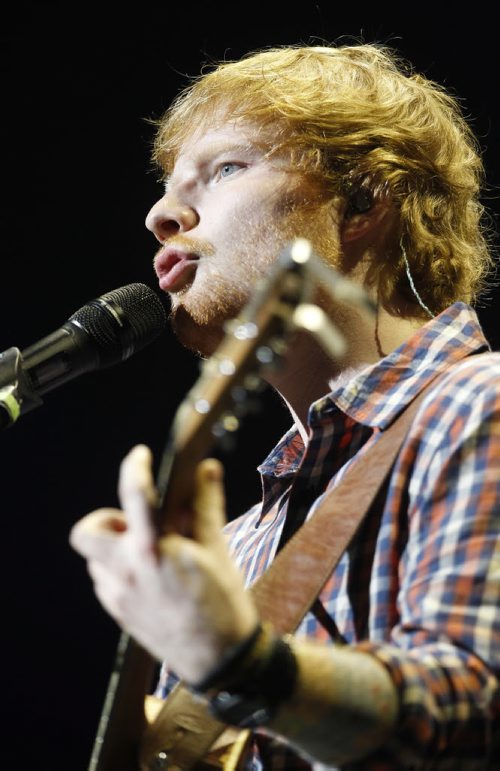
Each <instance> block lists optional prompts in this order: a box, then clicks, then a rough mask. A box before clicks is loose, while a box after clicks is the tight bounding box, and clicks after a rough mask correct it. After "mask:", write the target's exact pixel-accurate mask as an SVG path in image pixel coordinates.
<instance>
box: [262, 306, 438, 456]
mask: <svg viewBox="0 0 500 771" xmlns="http://www.w3.org/2000/svg"><path fill="white" fill-rule="evenodd" d="M329 316H330V318H331V320H332V323H334V325H335V327H336V328H337V330H338V332H339V333H340V334H341V335H342V336H343V338H344V340H345V343H346V352H345V354H344V356H343V357H342V358H341V359H334V358H332V357H331V355H329V354H328V353H327V352H326V351H325V350H324V349H323V348H322V347H321V345H320V344H319V343H318V341H317V340H316V339H315V338H313V336H312V335H311V334H310V333H308V332H304V331H297V332H296V333H294V335H293V338H292V340H291V343H290V345H289V347H288V353H287V354H286V355H285V357H284V362H283V366H282V367H280V368H279V370H278V371H277V372H275V373H273V374H272V375H271V376H269V378H268V381H269V383H270V384H271V385H272V387H273V388H275V389H276V390H277V391H278V392H279V393H280V394H281V396H282V398H283V399H284V400H285V402H286V403H287V405H288V407H289V409H290V412H291V414H292V416H293V419H294V421H295V423H296V425H297V428H298V430H299V431H300V433H301V435H302V437H303V439H304V441H307V438H308V429H307V415H308V411H309V407H310V405H311V404H312V403H313V402H314V401H316V400H317V399H319V398H321V397H322V396H324V395H325V394H326V393H328V392H330V391H331V390H332V388H333V387H335V385H338V384H340V383H342V382H346V381H347V380H348V379H349V378H351V377H353V376H354V375H355V374H356V373H357V372H359V371H360V370H361V369H364V368H365V367H366V366H369V365H370V364H375V363H376V362H377V361H379V360H380V359H382V358H384V357H385V356H386V355H387V354H389V353H390V352H391V351H393V350H394V349H395V348H398V347H399V346H400V345H401V344H402V343H404V342H405V341H406V340H407V339H408V338H409V337H411V335H412V334H413V333H414V332H415V331H416V330H417V329H419V328H420V327H421V326H422V325H423V324H424V323H425V322H424V321H422V320H419V319H402V318H401V317H399V316H393V315H392V314H390V313H388V312H387V311H385V310H384V309H383V308H379V309H378V311H377V315H376V316H373V317H372V316H368V315H367V314H366V313H364V312H362V311H360V310H358V309H357V308H353V307H349V308H344V307H343V308H337V309H336V312H335V313H332V312H330V313H329ZM333 318H335V321H333Z"/></svg>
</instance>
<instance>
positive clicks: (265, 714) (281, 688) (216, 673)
mask: <svg viewBox="0 0 500 771" xmlns="http://www.w3.org/2000/svg"><path fill="white" fill-rule="evenodd" d="M296 680H297V663H296V660H295V655H294V653H293V651H292V649H291V647H290V645H289V643H288V640H287V638H285V637H279V636H278V635H276V633H275V632H274V630H273V628H272V626H271V625H270V624H267V623H266V622H263V623H260V624H259V625H258V626H257V627H256V629H255V630H254V631H253V632H252V633H251V634H250V635H249V636H248V637H247V638H246V639H245V640H244V641H243V642H242V643H240V644H238V645H237V646H234V647H233V648H231V649H229V651H228V652H227V653H226V654H225V655H224V656H223V657H222V659H221V661H220V663H219V665H218V666H217V667H216V668H214V669H213V670H212V671H211V672H209V673H208V675H207V676H206V677H205V678H203V680H201V681H199V682H198V683H196V684H194V685H192V688H193V690H195V691H196V692H198V693H203V694H205V695H207V696H208V697H209V705H210V710H211V712H212V714H213V715H214V716H215V717H216V718H217V719H219V720H221V721H222V722H225V723H227V724H229V725H237V726H240V727H254V726H257V725H264V724H266V723H267V722H269V721H270V720H271V719H272V717H273V716H274V714H275V713H276V711H277V709H278V707H279V706H280V704H281V703H282V702H283V701H286V700H287V699H289V698H290V696H291V694H292V693H293V689H294V687H295V683H296Z"/></svg>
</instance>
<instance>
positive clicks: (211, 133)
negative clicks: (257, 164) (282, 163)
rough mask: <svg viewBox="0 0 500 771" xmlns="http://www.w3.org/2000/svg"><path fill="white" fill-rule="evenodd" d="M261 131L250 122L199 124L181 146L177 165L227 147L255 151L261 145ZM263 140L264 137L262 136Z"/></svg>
mask: <svg viewBox="0 0 500 771" xmlns="http://www.w3.org/2000/svg"><path fill="white" fill-rule="evenodd" d="M258 135H259V131H258V129H257V128H256V127H252V126H250V125H248V124H241V123H235V122H234V121H226V122H223V123H220V124H219V125H217V126H215V127H206V126H203V125H201V126H199V127H198V128H197V129H195V130H194V131H192V132H191V133H190V134H189V135H188V136H187V137H186V139H185V140H184V141H183V142H182V144H181V145H180V147H179V150H178V153H177V156H176V158H175V165H178V164H179V163H182V162H185V161H187V160H188V159H189V160H191V161H192V162H196V160H197V159H198V158H200V157H203V156H205V155H206V154H207V153H210V154H217V153H218V152H223V151H224V150H225V149H228V150H231V149H234V150H236V149H239V150H242V151H245V150H246V151H255V150H257V147H260V146H261V142H260V143H258V140H257V137H258ZM261 141H262V137H261Z"/></svg>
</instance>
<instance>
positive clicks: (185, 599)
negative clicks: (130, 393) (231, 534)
mask: <svg viewBox="0 0 500 771" xmlns="http://www.w3.org/2000/svg"><path fill="white" fill-rule="evenodd" d="M118 493H119V499H120V504H121V506H122V508H123V511H120V510H118V509H99V510H97V511H94V512H92V513H90V514H88V515H87V516H86V517H84V518H83V519H82V520H80V521H79V522H78V523H77V524H76V525H75V526H74V527H73V529H72V531H71V536H70V542H71V545H72V546H73V547H74V548H75V549H76V551H78V552H79V553H80V554H81V555H82V556H83V557H85V558H86V559H87V563H88V570H89V573H90V575H91V577H92V579H93V581H94V586H95V591H96V594H97V597H98V598H99V600H100V602H101V603H102V605H103V606H104V608H105V609H106V610H107V611H108V612H109V613H110V615H111V616H112V617H113V618H114V619H115V620H116V621H117V623H118V624H120V626H122V627H123V628H124V629H125V630H126V631H127V632H128V633H129V634H130V635H131V636H132V637H134V639H136V640H137V642H139V643H140V644H141V645H142V646H143V647H144V648H145V649H146V650H148V651H149V653H150V654H151V655H152V656H154V657H156V658H157V659H158V660H165V661H166V662H167V664H168V666H169V667H170V668H171V669H173V670H174V671H175V672H176V674H177V675H178V676H179V677H181V678H182V679H184V680H185V681H186V682H193V683H195V682H197V681H198V680H201V679H202V678H203V677H204V676H205V675H206V674H207V673H208V672H209V671H210V670H211V669H212V668H213V667H214V666H215V665H216V664H217V662H218V660H219V658H220V656H221V654H222V653H223V652H224V651H225V650H226V649H227V648H228V647H230V646H232V645H235V644H237V643H238V642H240V641H241V640H243V639H244V638H245V637H247V636H248V635H249V634H250V633H251V632H252V631H253V629H254V628H255V626H256V624H257V611H256V609H255V606H254V604H253V600H252V599H251V596H250V594H249V593H248V592H246V591H245V589H244V586H243V580H242V577H241V575H240V573H239V572H238V569H237V568H236V565H235V564H234V562H233V560H232V558H231V557H230V555H229V552H228V550H227V547H226V542H225V539H224V535H223V533H222V527H223V524H224V491H223V484H222V466H221V464H220V463H219V462H218V461H216V460H212V459H210V460H206V461H203V462H202V463H200V465H199V466H198V469H197V472H196V476H195V480H194V495H193V512H192V517H193V538H189V539H188V538H185V537H183V536H180V535H178V534H176V533H172V534H169V535H167V536H164V537H161V538H160V539H158V538H157V535H156V532H155V529H154V526H153V514H154V508H155V505H156V502H157V492H156V490H155V486H154V483H153V478H152V472H151V453H150V450H149V449H148V448H147V447H145V446H144V445H138V446H137V447H135V448H134V449H132V450H131V452H130V453H129V454H128V455H127V456H126V458H125V459H124V460H123V462H122V465H121V467H120V478H119V486H118Z"/></svg>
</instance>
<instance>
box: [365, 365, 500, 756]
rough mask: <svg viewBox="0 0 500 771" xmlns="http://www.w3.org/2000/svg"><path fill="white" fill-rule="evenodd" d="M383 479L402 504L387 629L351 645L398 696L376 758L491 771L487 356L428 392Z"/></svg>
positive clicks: (493, 425)
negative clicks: (383, 671) (384, 750)
mask: <svg viewBox="0 0 500 771" xmlns="http://www.w3.org/2000/svg"><path fill="white" fill-rule="evenodd" d="M409 458H411V461H409ZM394 473H395V474H399V475H400V476H401V477H402V478H404V479H406V480H407V500H408V540H407V543H406V545H405V548H404V551H403V555H402V560H401V563H400V565H399V573H400V575H399V586H400V590H399V595H398V601H397V610H398V623H397V625H396V626H395V627H394V628H393V629H392V634H391V639H390V641H389V643H388V644H384V643H372V642H362V643H359V644H358V646H357V647H358V648H361V649H364V650H365V651H368V652H371V653H372V654H373V655H374V656H376V657H378V658H379V660H380V661H381V662H382V663H383V664H384V665H385V666H386V667H387V668H388V670H389V672H390V674H391V676H392V678H393V681H394V683H395V685H396V687H397V689H398V693H399V699H400V717H399V722H398V725H397V730H396V732H395V734H394V738H393V741H392V744H391V747H390V748H389V750H388V751H389V752H391V753H394V755H395V756H397V757H398V758H399V759H400V760H401V761H404V763H405V765H404V766H403V767H404V768H406V767H409V768H424V767H425V768H427V767H429V768H450V769H451V768H457V769H458V768H460V769H462V768H467V769H469V768H471V769H472V768H474V769H475V768H477V769H487V768H498V765H495V764H498V762H499V761H498V752H499V743H500V742H499V737H500V690H499V673H500V542H499V533H500V363H499V357H497V356H495V355H491V354H488V355H484V356H478V357H472V359H471V360H468V361H467V362H466V363H465V364H463V365H461V366H460V367H459V368H457V369H456V371H454V372H453V373H452V374H451V376H449V377H447V378H446V380H445V381H444V382H442V383H441V384H440V385H438V386H437V387H436V388H435V389H434V391H433V393H432V394H430V395H429V397H428V399H426V403H425V404H424V405H422V408H421V410H420V414H419V416H417V418H416V420H415V424H414V426H413V428H412V430H411V432H410V435H409V438H408V440H407V442H406V451H405V448H403V451H402V453H401V458H400V462H399V468H396V469H395V472H394ZM408 480H409V481H408ZM495 754H496V755H497V757H496V758H495ZM424 762H425V763H427V764H430V765H423V763H424ZM406 764H408V765H406ZM490 764H491V765H490ZM398 767H399V766H398Z"/></svg>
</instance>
